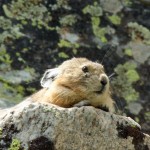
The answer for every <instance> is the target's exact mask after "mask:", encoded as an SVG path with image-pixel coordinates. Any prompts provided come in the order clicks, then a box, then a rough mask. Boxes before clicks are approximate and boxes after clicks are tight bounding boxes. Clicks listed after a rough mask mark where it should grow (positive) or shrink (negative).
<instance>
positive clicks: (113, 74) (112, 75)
mask: <svg viewBox="0 0 150 150" xmlns="http://www.w3.org/2000/svg"><path fill="white" fill-rule="evenodd" d="M115 75H116V73H115V72H114V73H112V74H111V75H109V76H108V78H109V79H111V78H112V77H114V76H115Z"/></svg>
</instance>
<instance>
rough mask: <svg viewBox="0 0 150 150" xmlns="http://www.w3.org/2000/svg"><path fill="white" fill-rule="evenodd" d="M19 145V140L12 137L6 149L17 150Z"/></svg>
mask: <svg viewBox="0 0 150 150" xmlns="http://www.w3.org/2000/svg"><path fill="white" fill-rule="evenodd" d="M20 147H21V144H20V141H19V140H18V139H13V140H12V143H11V145H10V148H9V149H8V150H19V149H20Z"/></svg>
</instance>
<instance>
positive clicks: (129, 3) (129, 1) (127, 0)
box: [122, 0, 133, 6]
mask: <svg viewBox="0 0 150 150" xmlns="http://www.w3.org/2000/svg"><path fill="white" fill-rule="evenodd" d="M122 3H123V4H124V5H126V6H131V5H132V3H133V2H132V1H131V0H123V1H122Z"/></svg>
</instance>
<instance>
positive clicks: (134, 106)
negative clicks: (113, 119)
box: [128, 102, 143, 115]
mask: <svg viewBox="0 0 150 150" xmlns="http://www.w3.org/2000/svg"><path fill="white" fill-rule="evenodd" d="M128 109H129V111H130V112H131V113H132V114H134V115H138V114H139V113H140V111H141V110H142V109H143V107H142V105H141V104H140V103H137V102H132V103H129V106H128Z"/></svg>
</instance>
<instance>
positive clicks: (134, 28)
mask: <svg viewBox="0 0 150 150" xmlns="http://www.w3.org/2000/svg"><path fill="white" fill-rule="evenodd" d="M128 28H129V31H130V32H129V34H130V36H131V38H132V40H133V41H143V43H145V44H147V45H150V31H149V30H148V29H147V28H146V27H144V26H142V25H139V24H138V23H136V22H130V23H128Z"/></svg>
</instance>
